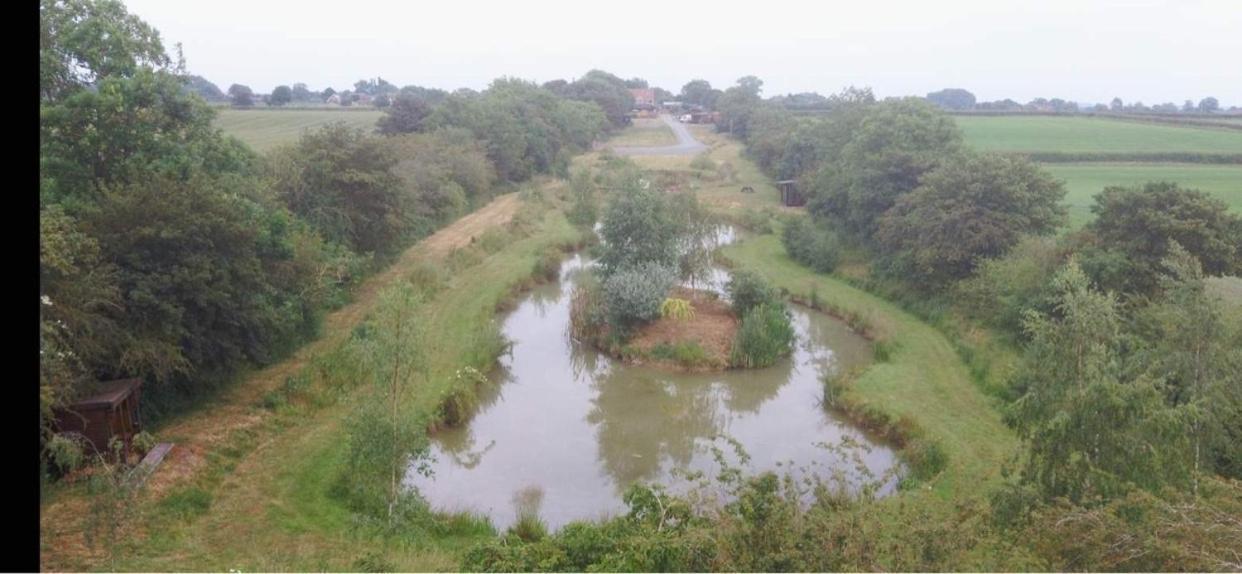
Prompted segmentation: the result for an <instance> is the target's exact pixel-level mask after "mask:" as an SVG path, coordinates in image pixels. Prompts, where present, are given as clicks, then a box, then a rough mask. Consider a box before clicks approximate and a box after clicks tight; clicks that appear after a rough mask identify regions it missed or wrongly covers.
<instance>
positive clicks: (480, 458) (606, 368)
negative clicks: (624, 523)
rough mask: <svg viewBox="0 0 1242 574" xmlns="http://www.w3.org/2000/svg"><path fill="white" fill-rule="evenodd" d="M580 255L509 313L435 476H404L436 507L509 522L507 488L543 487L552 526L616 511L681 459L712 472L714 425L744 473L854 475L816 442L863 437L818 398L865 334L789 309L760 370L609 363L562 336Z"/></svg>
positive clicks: (874, 466)
mask: <svg viewBox="0 0 1242 574" xmlns="http://www.w3.org/2000/svg"><path fill="white" fill-rule="evenodd" d="M583 265H584V262H583V260H582V258H581V257H577V256H575V257H574V258H572V259H570V260H569V261H567V262H566V264H565V265H563V266H562V270H561V278H562V280H561V281H560V282H559V283H557V284H553V285H545V286H542V287H540V288H537V289H535V290H534V291H533V292H532V293H530V294H529V295H527V296H526V297H524V298H523V300H522V301H521V303H520V304H519V305H518V306H517V308H516V309H514V311H513V312H511V313H510V314H509V315H508V316H507V317H506V318H505V320H504V326H503V330H504V334H505V336H506V337H508V338H509V339H510V340H511V341H512V342H513V347H512V350H511V352H510V354H509V355H507V356H505V357H503V358H502V360H501V367H500V368H499V369H498V370H497V372H496V373H494V374H493V376H494V380H495V381H497V383H498V384H497V385H496V388H495V389H493V390H489V391H485V392H484V393H483V394H482V396H481V397H480V399H481V402H482V405H483V406H482V408H481V409H480V411H479V413H478V414H477V415H476V416H475V417H474V419H473V420H472V421H471V422H470V423H469V424H468V425H466V426H464V427H462V428H457V429H449V430H445V431H442V432H439V433H437V434H436V436H435V437H434V440H433V450H434V451H435V452H434V454H435V456H436V462H435V463H434V465H433V470H434V474H433V476H432V477H431V478H424V477H421V476H417V475H416V474H415V473H410V475H409V477H408V479H407V482H408V483H409V484H411V485H413V486H416V487H417V488H418V489H419V490H420V491H421V492H422V494H423V495H424V496H425V497H427V499H428V500H429V501H430V502H431V503H432V505H433V506H434V507H436V508H439V509H443V510H471V511H475V512H481V513H485V514H488V515H489V516H491V518H492V520H493V522H494V523H495V524H496V525H497V527H500V528H505V527H507V526H508V525H510V524H511V523H512V522H513V520H514V519H515V517H516V513H515V506H514V501H515V497H521V496H522V495H521V493H523V492H525V493H527V494H528V495H529V493H530V492H534V491H535V490H538V492H540V493H541V494H540V497H539V500H540V501H539V503H538V507H539V512H540V515H541V517H542V518H543V519H544V520H545V521H547V523H548V525H549V526H550V527H553V528H556V527H559V526H561V525H563V524H565V523H566V522H568V521H570V520H575V519H589V518H595V517H600V516H603V515H607V514H611V513H617V512H620V511H623V510H624V506H623V505H622V503H621V497H620V495H621V493H622V492H623V491H624V489H625V488H626V487H627V486H628V485H629V484H631V483H632V482H634V481H640V480H641V481H660V482H666V483H667V482H672V481H673V480H674V477H673V471H674V469H678V468H680V469H688V470H703V471H706V472H707V473H709V474H712V473H713V471H714V469H715V462H714V460H713V457H712V456H711V453H710V452H709V450H708V448H707V447H709V446H710V445H712V444H717V443H715V442H714V440H715V439H716V438H717V437H719V436H721V435H727V436H729V437H732V438H734V439H736V440H737V441H738V442H739V443H740V444H741V445H742V446H743V447H744V448H745V449H746V451H747V453H748V454H749V455H750V457H751V460H750V463H749V467H750V468H751V470H755V471H759V470H777V471H780V472H784V471H789V470H791V469H797V468H804V469H808V470H806V472H814V473H816V474H824V473H825V472H826V471H827V470H829V469H841V470H844V471H845V472H846V473H847V474H850V475H857V474H858V471H855V470H853V469H852V468H851V467H850V464H849V462H848V461H847V460H846V459H845V458H844V457H841V456H839V455H837V454H833V453H832V452H829V451H828V450H825V448H823V447H822V446H820V444H821V443H822V444H824V445H828V446H829V447H832V448H836V447H839V446H840V445H843V444H848V443H850V442H858V443H860V444H864V445H865V444H868V441H867V439H866V437H865V436H864V435H862V434H861V433H860V432H858V431H857V430H855V429H853V428H851V427H849V426H848V425H847V424H845V423H843V422H841V421H840V420H838V419H836V418H835V417H834V416H833V415H832V414H830V413H828V412H826V411H825V410H824V409H823V408H822V407H821V406H819V399H820V396H821V386H820V385H821V383H820V380H821V377H822V376H823V375H824V374H825V373H828V372H830V371H831V370H833V369H840V368H849V367H851V366H853V365H856V364H860V363H861V362H862V361H865V360H868V359H869V357H870V354H871V352H870V347H869V345H868V344H867V342H866V341H865V340H863V339H862V338H860V337H858V336H857V335H855V334H854V333H852V332H851V331H850V330H849V329H848V328H847V327H846V326H845V325H843V324H842V323H840V322H839V321H835V320H832V319H830V318H828V317H826V316H823V315H821V314H818V313H808V312H805V311H803V310H801V309H800V308H797V307H794V309H793V315H794V328H795V330H796V332H797V335H798V338H799V344H798V345H797V347H796V349H795V352H794V353H793V355H792V356H791V357H790V358H789V359H786V360H783V361H780V362H778V363H777V364H776V365H774V366H772V367H769V368H766V369H755V370H745V371H742V370H737V371H726V372H722V373H699V374H683V373H670V372H666V371H662V370H657V369H652V368H648V367H640V366H634V365H626V364H622V363H618V362H615V361H613V360H611V359H610V358H608V357H607V356H604V355H602V354H600V353H598V352H596V351H595V350H594V349H591V348H589V347H587V346H585V345H580V344H578V343H576V342H574V341H573V340H571V339H570V337H569V336H568V329H567V326H568V323H569V298H570V291H571V289H572V284H573V280H574V276H575V272H576V270H578V269H581V268H582V267H583ZM725 277H727V275H722V274H717V277H716V278H717V279H718V280H719V279H722V278H725ZM717 283H718V285H721V286H722V285H723V283H719V281H718V282H717ZM860 456H861V461H862V463H863V464H864V466H865V467H866V469H869V470H870V471H871V472H873V473H875V474H877V475H878V474H880V473H882V472H884V471H885V470H886V469H888V468H890V467H891V466H892V465H893V464H894V462H893V453H892V451H891V450H889V449H887V448H884V447H874V446H873V448H871V450H870V452H862V453H861V454H860ZM890 486H891V485H890ZM532 489H533V490H532ZM527 498H529V496H527Z"/></svg>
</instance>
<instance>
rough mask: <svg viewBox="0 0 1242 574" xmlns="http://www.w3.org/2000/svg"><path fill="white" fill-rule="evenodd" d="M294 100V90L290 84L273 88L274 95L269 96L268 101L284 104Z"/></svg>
mask: <svg viewBox="0 0 1242 574" xmlns="http://www.w3.org/2000/svg"><path fill="white" fill-rule="evenodd" d="M292 101H293V90H292V89H290V88H289V86H276V88H274V89H273V90H272V95H271V96H270V97H268V99H267V103H268V105H272V106H277V107H279V106H283V105H285V104H287V103H289V102H292Z"/></svg>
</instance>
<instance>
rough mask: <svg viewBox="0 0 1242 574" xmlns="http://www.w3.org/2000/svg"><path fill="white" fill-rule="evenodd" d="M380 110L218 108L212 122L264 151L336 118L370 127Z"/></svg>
mask: <svg viewBox="0 0 1242 574" xmlns="http://www.w3.org/2000/svg"><path fill="white" fill-rule="evenodd" d="M382 115H383V112H381V111H379V110H376V109H374V108H371V109H357V110H354V109H350V108H326V109H323V110H307V109H295V110H282V109H271V108H263V109H252V110H238V109H233V108H223V109H220V110H217V112H216V121H215V126H216V127H218V128H220V129H222V130H224V133H226V134H229V135H231V136H234V137H236V138H238V139H240V140H242V141H243V142H246V144H248V145H249V146H250V147H252V148H254V149H255V151H259V152H263V151H267V150H269V149H272V148H274V147H276V146H278V145H280V144H285V143H292V142H294V141H297V139H298V138H299V137H301V135H302V133H303V132H305V131H306V130H308V129H314V128H318V127H320V126H325V125H328V124H331V123H335V122H345V123H346V124H348V125H349V126H351V127H356V128H362V129H364V130H368V131H370V130H372V129H374V128H375V122H376V120H378V119H379V118H380V116H382Z"/></svg>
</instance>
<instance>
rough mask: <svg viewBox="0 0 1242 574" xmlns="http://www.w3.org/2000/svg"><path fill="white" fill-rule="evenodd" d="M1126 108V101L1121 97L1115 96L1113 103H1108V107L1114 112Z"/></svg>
mask: <svg viewBox="0 0 1242 574" xmlns="http://www.w3.org/2000/svg"><path fill="white" fill-rule="evenodd" d="M1124 108H1125V102H1122V101H1121V98H1113V101H1112V103H1110V104H1108V109H1110V110H1112V111H1114V112H1120V111H1121V110H1123V109H1124Z"/></svg>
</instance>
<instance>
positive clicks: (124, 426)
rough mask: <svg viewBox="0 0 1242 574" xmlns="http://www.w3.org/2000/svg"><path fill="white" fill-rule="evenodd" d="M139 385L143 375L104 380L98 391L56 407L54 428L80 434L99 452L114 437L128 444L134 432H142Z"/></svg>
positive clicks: (103, 451)
mask: <svg viewBox="0 0 1242 574" xmlns="http://www.w3.org/2000/svg"><path fill="white" fill-rule="evenodd" d="M141 389H142V379H122V380H118V381H109V382H106V383H103V384H101V385H100V392H99V393H97V394H95V395H93V396H91V397H90V398H87V399H83V400H80V401H78V402H75V403H73V404H71V405H68V406H66V407H63V408H59V409H56V411H55V413H54V414H55V416H56V428H57V430H58V431H59V432H74V433H78V434H81V435H82V436H83V437H85V438H86V440H87V441H89V442H90V443H91V445H92V446H93V447H94V448H95V450H96V451H97V452H100V453H106V452H108V443H109V442H110V441H111V440H112V438H113V437H117V438H120V439H121V440H122V441H124V442H125V445H126V447H128V446H129V444H130V441H131V440H132V439H133V438H134V435H136V434H138V433H139V432H142V422H141V419H140V418H139V416H138V414H139V413H138V401H139V398H140V394H141V393H140V391H141Z"/></svg>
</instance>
